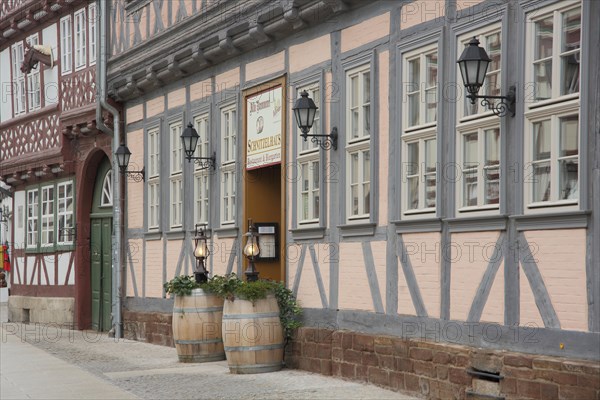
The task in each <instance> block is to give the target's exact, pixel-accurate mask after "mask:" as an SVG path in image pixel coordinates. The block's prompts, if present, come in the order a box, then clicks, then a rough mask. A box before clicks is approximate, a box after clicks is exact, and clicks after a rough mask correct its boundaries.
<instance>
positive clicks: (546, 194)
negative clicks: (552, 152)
mask: <svg viewBox="0 0 600 400" xmlns="http://www.w3.org/2000/svg"><path fill="white" fill-rule="evenodd" d="M548 200H550V161H547V162H543V163H539V164H535V165H534V166H533V201H534V202H537V201H548Z"/></svg>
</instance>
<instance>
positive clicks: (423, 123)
mask: <svg viewBox="0 0 600 400" xmlns="http://www.w3.org/2000/svg"><path fill="white" fill-rule="evenodd" d="M434 53H435V54H436V56H437V59H438V64H437V65H438V67H437V76H436V84H437V85H436V86H431V87H428V86H427V83H426V82H423V77H424V76H425V77H426V76H427V62H426V61H427V56H429V55H431V54H434ZM415 59H419V61H420V64H419V78H420V80H421V82H419V84H418V89H417V88H416V87H414V86H412V85H411V81H410V77H409V63H410V62H411V61H413V60H415ZM439 70H440V65H439V51H438V45H437V43H434V44H431V45H428V46H424V47H421V48H419V49H417V50H413V51H410V52H406V53H404V54H403V56H402V71H403V72H402V77H403V82H404V84H403V86H404V87H403V92H404V93H403V96H402V99H403V101H402V116H403V118H402V127H403V131H405V132H406V131H412V130H419V129H424V128H428V127H431V126H436V125H437V117H438V110H439V86H440V76H439V73H440V71H439ZM411 89H412V90H411ZM429 90H435V93H436V103H435V104H436V108H435V114H436V117H435V119H434V120H433V121H429V122H427V120H426V115H427V102H426V101H425V99H426V93H427V91H429ZM412 94H418V95H419V104H420V108H419V121H418V122H417V123H416V125H410V123H409V121H410V118H409V117H410V116H409V111H410V108H409V97H410V95H412Z"/></svg>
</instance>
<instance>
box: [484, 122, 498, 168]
mask: <svg viewBox="0 0 600 400" xmlns="http://www.w3.org/2000/svg"><path fill="white" fill-rule="evenodd" d="M499 163H500V129H499V128H494V129H487V130H486V131H485V165H486V166H490V165H497V164H499Z"/></svg>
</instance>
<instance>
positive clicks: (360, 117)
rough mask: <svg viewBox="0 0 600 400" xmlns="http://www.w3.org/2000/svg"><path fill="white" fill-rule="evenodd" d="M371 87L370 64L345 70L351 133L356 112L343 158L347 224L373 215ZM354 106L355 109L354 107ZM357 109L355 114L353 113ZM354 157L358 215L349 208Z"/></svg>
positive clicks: (347, 120)
mask: <svg viewBox="0 0 600 400" xmlns="http://www.w3.org/2000/svg"><path fill="white" fill-rule="evenodd" d="M367 74H368V76H369V87H368V90H367V91H366V92H367V93H366V92H365V90H364V89H365V85H364V83H365V76H366V75H367ZM353 78H357V79H358V81H357V83H358V91H357V95H358V96H357V97H358V98H357V99H356V102H355V103H353V99H352V96H353V87H352V80H353ZM372 87H373V69H372V68H371V63H370V62H369V63H367V64H363V65H361V66H358V67H355V68H352V69H349V70H348V71H346V105H347V107H346V109H347V112H346V127H347V130H348V131H349V132H350V131H352V129H353V123H352V120H353V116H354V115H355V114H354V113H355V112H356V113H357V118H356V121H357V127H358V129H357V137H353V136H354V133H350V134H349V136H348V141H347V143H346V148H345V157H346V171H347V176H346V185H345V186H346V189H345V190H346V220H347V221H348V222H349V223H350V222H362V221H365V220H369V219H370V217H371V214H372V212H373V205H374V204H373V195H372V194H373V171H372V167H371V166H372V163H371V157H372V151H371V133H372V131H373V120H372V115H373V113H372V112H371V110H372V107H373V98H372V92H373V91H372ZM353 104H355V106H353ZM355 109H358V110H357V111H354V110H355ZM366 120H368V127H369V129H368V130H365V129H364V128H365V121H366ZM366 152H368V153H369V160H368V163H369V165H368V172H369V176H368V177H365V176H364V170H365V165H364V163H365V157H364V154H365V153H366ZM354 154H358V163H359V166H358V176H357V181H356V183H355V184H356V185H357V196H358V213H357V214H354V213H353V207H352V187H353V185H354V183H353V182H352V173H351V164H352V156H353V155H354ZM365 187H368V193H369V204H368V207H367V206H366V205H365V201H364V200H365Z"/></svg>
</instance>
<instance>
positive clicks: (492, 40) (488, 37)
mask: <svg viewBox="0 0 600 400" xmlns="http://www.w3.org/2000/svg"><path fill="white" fill-rule="evenodd" d="M473 37H476V38H477V39H478V40H479V42H480V46H481V47H482V48H484V49H485V51H486V52H487V54H488V56H489V57H490V58H491V60H492V61H491V62H490V64H489V65H488V69H487V72H486V74H485V82H484V86H483V87H482V88H481V89H480V90H479V92H480V95H482V96H501V95H502V93H501V90H502V83H501V72H502V71H501V65H502V34H501V31H500V26H499V25H493V26H491V27H487V28H484V29H480V30H477V31H474V32H469V33H468V34H466V35H463V36H461V38H460V43H461V46H459V52H460V53H462V51H463V49H464V47H465V46H467V45H468V43H469V41H470V40H471V38H473ZM458 57H460V54H459V55H458ZM459 74H460V72H459ZM457 82H462V77H460V75H457ZM463 89H464V88H463ZM463 93H464V94H465V96H463V99H464V109H463V110H462V114H459V117H463V116H464V117H466V116H471V115H477V114H480V113H484V112H486V111H490V110H491V105H493V104H494V101H495V100H493V99H491V100H490V102H491V105H490V108H489V109H487V110H486V109H485V108H484V107H483V106H482V105H481V104H480V102H479V100H478V101H476V102H475V104H471V100H469V99H468V98H467V97H466V94H467V92H466V89H464V92H463ZM459 111H460V110H459Z"/></svg>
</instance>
